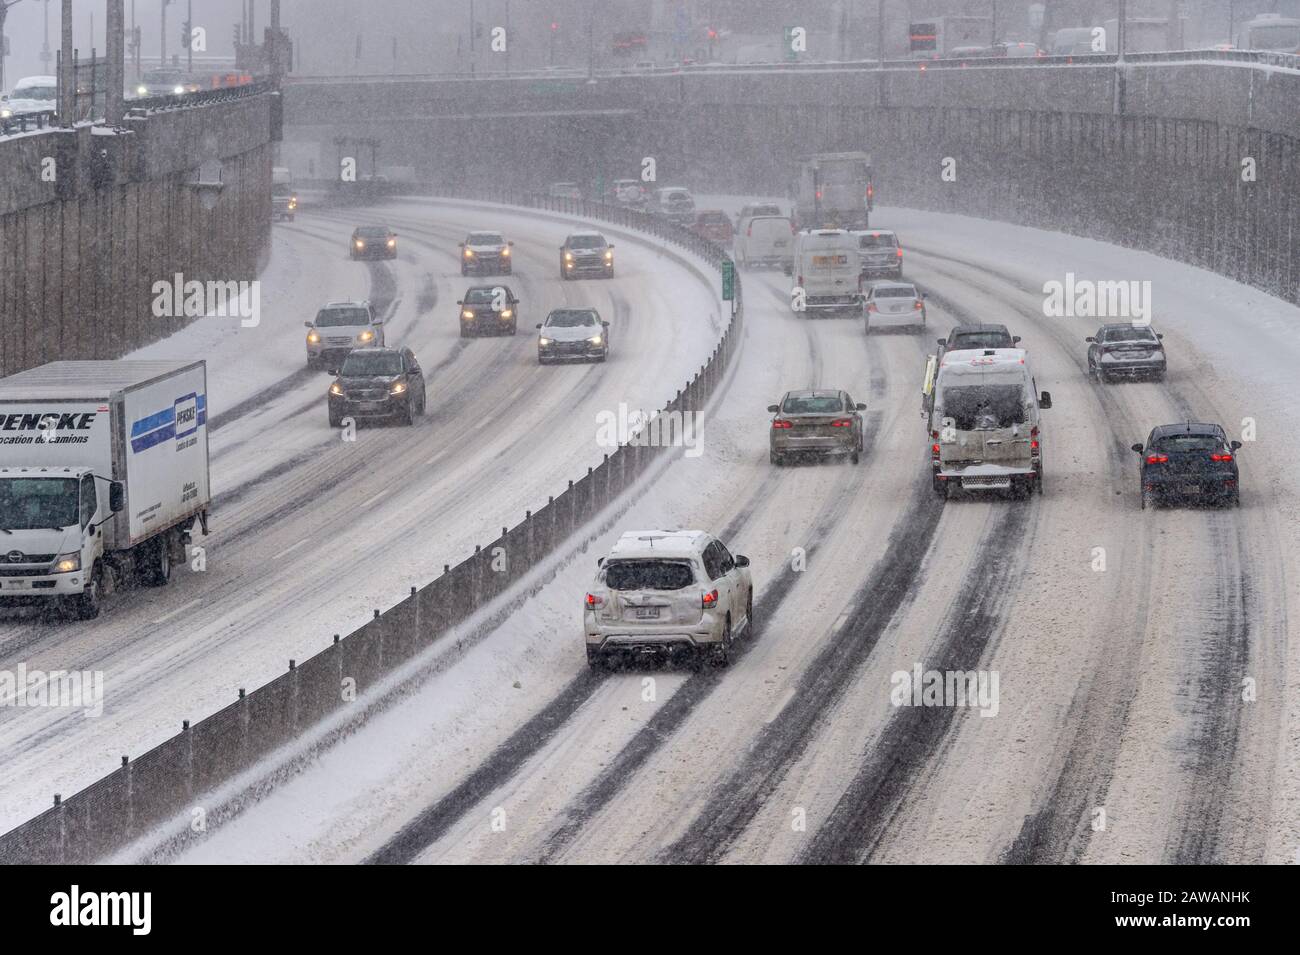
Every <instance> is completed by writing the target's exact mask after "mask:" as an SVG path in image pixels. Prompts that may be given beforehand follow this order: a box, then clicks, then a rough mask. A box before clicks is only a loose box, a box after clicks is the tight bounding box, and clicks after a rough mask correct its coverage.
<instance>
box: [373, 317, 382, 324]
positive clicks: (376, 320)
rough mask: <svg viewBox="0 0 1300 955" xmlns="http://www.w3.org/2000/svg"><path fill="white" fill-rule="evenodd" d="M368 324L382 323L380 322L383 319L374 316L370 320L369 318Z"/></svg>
mask: <svg viewBox="0 0 1300 955" xmlns="http://www.w3.org/2000/svg"><path fill="white" fill-rule="evenodd" d="M370 324H371V325H382V324H384V320H383V319H382V318H374V319H371V320H370Z"/></svg>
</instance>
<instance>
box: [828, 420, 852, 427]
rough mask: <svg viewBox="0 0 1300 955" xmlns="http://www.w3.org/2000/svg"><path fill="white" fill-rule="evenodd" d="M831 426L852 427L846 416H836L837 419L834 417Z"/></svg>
mask: <svg viewBox="0 0 1300 955" xmlns="http://www.w3.org/2000/svg"><path fill="white" fill-rule="evenodd" d="M831 427H832V428H851V427H853V422H852V421H850V420H849V419H848V418H837V419H835V420H834V421H832V422H831Z"/></svg>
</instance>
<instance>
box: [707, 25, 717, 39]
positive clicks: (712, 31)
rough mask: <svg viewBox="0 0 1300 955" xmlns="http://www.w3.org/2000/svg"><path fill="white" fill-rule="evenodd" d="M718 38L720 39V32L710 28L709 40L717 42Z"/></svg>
mask: <svg viewBox="0 0 1300 955" xmlns="http://www.w3.org/2000/svg"><path fill="white" fill-rule="evenodd" d="M717 38H718V31H717V30H715V29H713V27H709V39H710V40H716V39H717Z"/></svg>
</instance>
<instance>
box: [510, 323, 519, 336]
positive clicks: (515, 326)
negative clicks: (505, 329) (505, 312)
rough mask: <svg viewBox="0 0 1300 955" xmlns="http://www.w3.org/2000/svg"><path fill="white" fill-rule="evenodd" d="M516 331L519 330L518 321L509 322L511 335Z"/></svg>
mask: <svg viewBox="0 0 1300 955" xmlns="http://www.w3.org/2000/svg"><path fill="white" fill-rule="evenodd" d="M518 331H519V325H518V323H517V322H511V323H510V334H511V335H514V334H515V333H516V332H518Z"/></svg>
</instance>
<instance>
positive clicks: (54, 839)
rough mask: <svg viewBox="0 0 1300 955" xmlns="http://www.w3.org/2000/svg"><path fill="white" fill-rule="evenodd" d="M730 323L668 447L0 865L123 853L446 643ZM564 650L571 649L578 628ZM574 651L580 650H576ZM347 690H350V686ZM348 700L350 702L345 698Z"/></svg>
mask: <svg viewBox="0 0 1300 955" xmlns="http://www.w3.org/2000/svg"><path fill="white" fill-rule="evenodd" d="M448 198H456V199H467V200H473V201H491V202H503V203H508V204H511V205H515V206H522V207H525V208H533V209H541V210H545V211H550V212H556V213H562V214H569V215H575V216H581V217H583V218H585V219H591V220H597V221H601V222H605V223H609V224H611V225H616V226H622V227H624V228H628V229H636V230H638V231H642V232H645V233H648V234H649V235H652V236H654V237H656V238H659V239H662V240H663V241H665V242H669V243H672V244H674V245H677V246H679V247H681V248H683V249H685V250H687V251H688V252H693V253H695V254H696V255H699V256H701V257H703V258H704V259H705V260H706V261H708V262H709V264H710V265H712V266H716V267H718V268H719V269H720V268H721V266H722V263H723V262H724V261H726V260H727V259H728V256H727V254H726V252H725V251H724V250H723V249H722V248H720V247H719V246H717V245H715V244H714V243H712V242H709V241H708V240H706V239H703V238H701V237H699V236H697V235H695V234H694V233H692V232H690V231H688V230H686V229H684V228H682V227H680V226H676V225H673V224H671V223H669V222H667V221H666V220H663V219H660V218H657V217H654V216H651V215H648V214H646V213H642V212H636V211H632V210H629V209H623V208H620V207H617V206H611V205H607V204H605V203H600V202H594V201H589V200H582V199H558V198H552V197H549V196H540V195H535V194H529V193H523V192H519V191H515V190H493V191H484V192H479V193H476V194H474V193H471V194H464V193H461V194H457V195H456V196H454V197H450V196H449V197H448ZM734 289H735V299H736V301H735V310H734V311H733V313H732V316H731V320H730V322H729V323H728V325H727V327H726V329H725V330H724V332H723V335H722V338H721V340H720V341H719V342H718V344H717V346H716V347H715V348H714V350H713V353H712V354H711V355H710V357H709V359H708V361H707V362H706V363H705V364H704V365H703V366H701V368H700V370H699V372H697V373H696V374H695V376H694V377H693V378H691V380H690V381H688V382H686V384H685V385H684V386H683V387H682V388H681V390H679V391H678V392H677V394H676V395H675V396H674V397H673V398H672V400H671V401H669V402H668V403H667V404H666V405H665V406H664V407H663V408H662V409H661V410H660V411H658V412H656V413H655V415H654V416H653V417H652V419H651V420H652V422H653V421H654V419H656V418H657V419H659V420H658V422H657V423H655V424H654V425H652V428H653V427H657V428H658V429H659V430H658V431H653V430H652V431H651V432H649V433H658V434H659V435H660V436H661V438H662V437H663V436H664V435H667V436H668V443H665V442H663V441H662V440H661V443H660V444H658V445H646V446H641V445H638V444H635V443H634V444H626V445H621V446H619V447H618V448H617V449H615V450H614V451H613V452H612V453H610V454H607V455H605V456H604V460H603V462H602V463H601V464H600V465H599V466H597V467H594V468H590V467H589V468H588V469H587V473H586V474H585V475H583V476H582V477H580V478H579V479H578V480H576V481H570V482H569V485H568V488H567V489H565V490H564V491H563V492H562V493H561V494H559V495H558V496H555V497H551V498H549V499H548V501H547V503H546V505H545V506H543V507H542V508H541V509H540V510H538V511H535V512H534V511H528V512H525V514H524V519H523V521H522V522H521V523H519V524H517V525H516V526H515V527H514V528H507V527H503V528H502V529H501V536H500V537H499V538H497V539H496V540H493V541H490V542H489V543H488V544H487V545H480V546H478V547H475V548H474V553H473V555H472V556H470V557H468V558H466V559H465V560H463V561H461V562H460V563H458V564H456V565H455V566H451V565H443V573H442V575H441V576H439V577H438V578H437V579H435V580H433V581H431V582H430V583H428V584H426V585H425V586H424V587H422V588H418V589H417V588H415V587H412V588H411V593H410V595H409V596H408V597H407V598H406V599H404V600H402V601H401V602H400V603H398V604H397V605H395V606H393V607H390V608H389V609H388V610H387V611H384V612H383V613H381V612H380V611H378V610H376V611H375V616H374V619H373V620H370V621H369V622H367V623H366V624H365V625H364V626H362V627H360V628H359V629H357V630H354V631H353V632H352V633H350V634H348V635H347V636H346V637H343V638H340V637H339V636H338V635H337V634H336V635H335V636H334V641H333V643H331V644H330V645H328V646H327V647H326V648H325V649H324V650H322V651H321V652H320V653H318V654H316V655H315V656H313V657H311V658H310V659H308V660H305V661H304V662H303V663H302V664H301V665H298V664H296V663H295V662H294V661H292V660H290V661H289V670H288V672H287V673H284V674H282V675H281V676H279V677H277V678H275V679H274V680H272V681H271V682H270V683H267V684H266V685H265V686H262V687H259V688H258V689H256V690H254V691H253V692H252V693H248V694H245V693H244V691H243V690H240V692H239V698H238V699H237V700H236V701H235V702H233V703H231V704H230V705H229V706H227V707H225V708H224V709H221V710H219V711H217V712H216V713H214V714H212V715H211V716H209V717H207V718H206V719H204V720H202V721H200V722H198V723H195V724H193V725H191V724H190V722H189V721H188V720H186V721H185V722H184V723H183V725H182V729H181V732H180V733H179V734H177V735H176V736H173V737H172V738H170V739H168V740H166V741H165V742H163V743H162V744H160V745H158V746H156V747H154V748H153V749H151V750H149V751H148V752H146V753H144V754H143V755H142V756H140V757H139V758H138V759H136V760H134V761H131V760H128V759H127V758H126V757H125V756H124V757H123V758H122V765H121V767H120V768H119V769H117V770H116V771H115V772H113V773H111V774H109V775H108V776H105V777H103V778H102V779H99V780H98V781H96V782H94V783H92V784H91V785H90V786H87V787H86V788H85V789H83V790H81V791H80V792H78V793H76V794H75V795H74V796H72V797H71V798H69V799H67V800H60V799H59V798H58V797H57V796H56V797H55V804H54V806H53V807H51V808H50V809H47V810H46V811H45V812H43V813H41V814H40V815H38V816H36V817H35V818H33V819H31V820H29V821H27V822H25V823H23V824H22V825H20V826H18V827H16V828H15V829H12V830H10V831H9V832H7V833H5V834H4V835H0V864H6V865H11V864H16V863H26V864H57V863H85V862H91V861H94V860H96V859H100V858H102V857H103V856H105V855H107V854H109V853H111V852H114V851H116V850H118V849H121V848H122V847H124V846H126V845H127V844H129V843H130V842H131V840H133V839H135V838H137V837H139V836H140V835H143V834H144V833H145V832H147V831H148V830H149V829H151V828H153V827H155V826H157V825H159V824H161V823H163V822H165V821H167V820H169V819H171V818H173V817H174V816H175V815H176V814H177V813H178V812H180V811H182V810H184V809H185V808H186V807H189V806H193V805H194V801H195V800H196V798H199V797H201V796H202V794H203V793H205V792H209V791H211V790H212V789H214V788H215V787H216V786H218V785H220V784H221V783H224V782H226V781H227V780H229V779H231V778H233V777H234V776H235V775H236V774H238V773H240V772H242V771H243V770H246V769H248V768H249V767H251V766H252V765H253V764H254V763H255V762H257V760H259V759H260V758H262V757H263V756H265V755H266V754H268V753H269V752H271V751H272V750H274V749H275V748H276V747H278V746H281V745H283V744H285V743H288V742H290V741H291V740H292V739H294V738H295V737H296V736H298V735H299V734H300V733H302V732H303V731H305V730H306V729H307V728H309V727H310V726H311V725H313V724H314V723H316V722H318V721H319V720H321V719H323V718H325V717H326V716H328V715H329V714H331V713H333V712H335V711H337V710H341V709H342V708H344V707H345V706H346V705H348V704H347V702H345V698H346V700H349V701H350V700H352V699H356V698H357V695H358V694H359V692H360V691H364V690H365V689H367V688H369V687H373V686H374V685H375V684H377V683H378V682H379V681H380V680H381V679H382V678H383V677H384V676H385V675H386V674H387V673H388V672H389V671H391V670H393V669H394V668H396V667H397V666H399V665H400V664H402V663H405V662H406V661H407V660H409V659H410V658H411V657H413V656H415V655H416V654H417V653H419V652H421V651H422V650H424V649H426V648H427V647H429V646H430V645H431V644H433V643H434V642H436V641H437V640H438V639H439V638H441V637H443V636H445V635H446V634H447V633H448V631H450V630H451V628H453V627H455V626H456V625H458V624H460V623H463V622H464V621H466V620H468V619H469V618H470V617H471V616H472V615H473V614H474V613H476V612H477V611H478V610H479V609H481V608H483V607H485V606H487V605H488V604H489V603H490V602H491V601H493V600H495V599H496V598H497V597H500V596H501V595H503V594H504V593H505V592H506V591H507V590H508V589H509V588H511V587H512V586H514V585H515V584H517V583H519V582H520V581H522V580H523V579H524V578H525V577H526V576H527V575H529V574H530V573H532V572H533V571H534V570H535V569H536V568H537V567H538V566H539V565H540V564H541V563H542V562H543V561H544V560H545V559H546V558H548V557H549V556H551V555H552V554H555V553H556V552H558V551H559V548H560V547H561V545H562V544H564V542H565V541H567V540H568V539H569V538H570V537H572V535H573V534H574V533H575V532H576V531H578V530H579V529H581V528H582V527H584V526H586V525H587V524H589V523H590V522H591V520H592V519H593V518H595V517H596V516H597V515H598V514H599V513H600V512H601V511H603V510H604V509H605V508H606V507H607V506H608V505H609V504H611V503H612V502H613V501H615V500H616V499H617V498H618V497H619V496H620V495H621V494H622V493H623V492H624V491H626V490H628V489H629V488H630V487H632V485H633V484H635V483H636V481H637V480H639V479H640V478H641V477H642V475H644V474H645V473H646V472H647V470H648V469H649V468H650V467H651V465H652V464H653V463H654V462H655V461H656V460H657V459H658V458H659V457H660V456H661V455H662V454H664V453H665V452H668V451H670V450H671V449H672V448H671V440H672V439H673V438H674V436H676V437H678V438H680V436H681V435H682V430H681V420H682V419H681V418H680V417H675V416H679V415H681V414H683V413H685V412H699V411H700V410H702V409H703V408H704V406H705V404H706V403H707V402H708V400H709V398H710V396H711V395H712V394H713V393H714V391H715V390H716V389H717V387H718V385H719V383H720V382H721V381H722V379H723V376H724V373H725V371H726V369H727V365H728V363H729V361H730V360H731V357H732V356H733V355H734V354H735V351H736V349H737V348H738V346H739V342H740V336H741V332H742V329H743V321H744V309H743V308H742V307H741V283H740V276H739V275H736V276H735V285H734ZM573 639H574V640H577V639H578V630H577V628H576V627H575V630H574V636H573ZM575 646H576V644H575ZM349 681H350V685H349ZM345 687H347V688H348V689H354V690H355V691H357V693H356V694H349V693H346V692H344V689H345Z"/></svg>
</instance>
